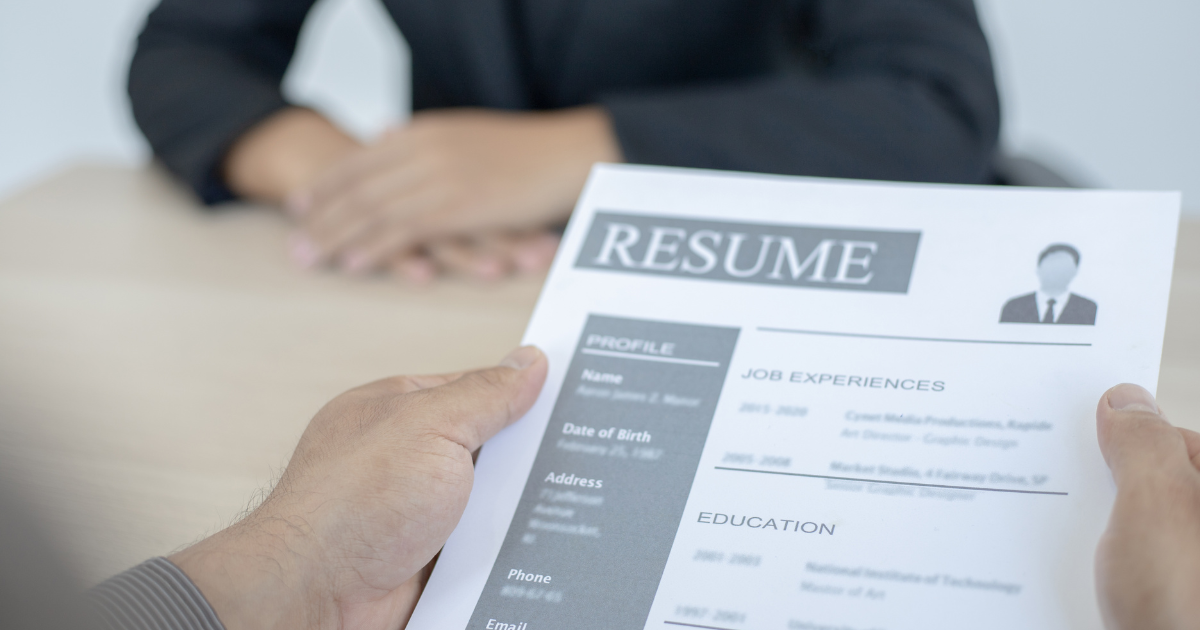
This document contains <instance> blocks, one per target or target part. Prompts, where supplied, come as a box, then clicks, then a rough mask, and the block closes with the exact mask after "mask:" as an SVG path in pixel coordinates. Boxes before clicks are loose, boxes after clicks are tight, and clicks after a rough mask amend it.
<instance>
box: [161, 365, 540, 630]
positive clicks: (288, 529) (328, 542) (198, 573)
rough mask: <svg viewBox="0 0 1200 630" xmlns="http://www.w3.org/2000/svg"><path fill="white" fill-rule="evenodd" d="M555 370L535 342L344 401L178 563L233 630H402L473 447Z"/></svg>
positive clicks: (452, 519)
mask: <svg viewBox="0 0 1200 630" xmlns="http://www.w3.org/2000/svg"><path fill="white" fill-rule="evenodd" d="M546 369H547V363H546V358H545V356H544V355H543V354H542V353H541V352H540V351H539V350H538V349H536V348H533V347H525V348H520V349H518V350H516V351H514V352H513V353H512V354H510V355H509V356H508V357H506V358H505V359H504V361H502V362H501V363H500V366H499V367H494V368H490V369H486V370H480V371H477V372H470V373H467V374H463V375H449V376H421V377H397V378H391V379H386V380H382V381H378V382H376V383H372V384H370V385H366V386H364V387H360V388H358V389H354V390H351V391H349V392H347V393H345V394H342V395H341V396H338V397H337V398H335V399H334V400H333V401H332V402H330V403H329V404H328V405H326V406H325V407H324V408H323V409H322V410H321V411H320V412H318V413H317V415H316V417H314V418H313V420H312V422H311V423H310V424H309V426H308V429H307V430H305V432H304V435H303V437H301V438H300V444H299V445H298V446H297V447H296V452H295V454H294V455H293V456H292V459H291V462H290V463H289V464H288V466H287V469H286V470H285V471H284V473H283V476H282V477H281V478H280V480H279V483H278V484H277V485H276V487H275V489H274V490H273V491H272V492H271V494H270V495H269V496H268V497H267V499H266V501H265V502H264V503H263V504H262V505H261V506H260V507H259V508H257V509H255V510H254V511H253V512H252V513H251V514H250V515H249V516H247V517H246V518H245V519H244V520H242V521H241V522H239V523H237V524H236V525H234V526H232V527H230V528H229V529H226V530H224V531H222V532H220V533H218V534H216V535H214V536H212V537H211V538H208V539H206V540H204V541H201V542H200V543H198V544H196V545H194V546H192V547H190V548H188V549H186V550H184V551H182V552H180V553H177V554H175V555H173V556H171V558H170V559H171V561H172V562H174V563H175V564H176V565H177V566H179V567H180V568H181V569H182V570H183V571H184V572H185V573H186V574H187V575H188V576H189V577H190V578H191V579H192V581H193V582H195V584H196V586H198V587H199V588H200V591H201V592H202V593H203V594H204V596H205V598H206V599H208V601H209V603H210V604H211V605H212V606H213V609H214V610H215V611H216V612H217V615H218V616H219V617H220V618H221V621H222V622H223V623H224V624H225V627H226V628H229V630H239V629H241V628H289V629H295V628H365V629H370V628H387V629H389V630H391V629H395V628H402V627H403V626H404V625H405V624H406V623H407V619H408V617H409V615H410V614H411V612H412V609H413V606H414V605H415V604H416V599H417V597H418V596H419V595H420V592H421V589H422V588H423V586H424V580H425V577H426V575H425V573H426V572H425V571H424V570H423V568H424V567H426V566H427V565H429V563H430V561H431V560H432V559H433V557H434V555H435V554H436V553H437V552H438V551H439V550H440V549H441V547H442V545H443V544H444V543H445V542H446V539H447V538H448V537H449V535H450V532H451V531H452V530H453V529H454V527H455V525H456V524H457V523H458V520H459V518H460V517H461V516H462V512H463V509H464V508H465V507H466V503H467V497H468V495H469V494H470V492H471V484H472V480H473V476H474V468H473V465H472V453H473V452H474V451H475V450H477V449H478V448H479V447H480V445H482V444H483V443H484V442H485V441H487V440H488V438H490V437H491V436H492V435H494V434H495V433H496V432H498V431H499V430H500V429H502V428H504V427H506V426H508V425H509V424H510V423H512V422H514V421H515V420H517V419H518V418H520V417H521V416H522V415H523V414H524V413H525V412H526V411H527V410H528V409H529V407H530V406H531V405H532V404H533V402H534V400H536V399H537V396H538V393H539V391H540V390H541V387H542V383H543V381H544V380H545V378H546Z"/></svg>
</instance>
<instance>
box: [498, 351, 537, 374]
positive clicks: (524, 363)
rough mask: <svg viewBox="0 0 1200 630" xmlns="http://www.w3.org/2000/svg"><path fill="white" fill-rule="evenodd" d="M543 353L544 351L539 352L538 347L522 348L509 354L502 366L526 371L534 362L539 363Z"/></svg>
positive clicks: (501, 363) (501, 362)
mask: <svg viewBox="0 0 1200 630" xmlns="http://www.w3.org/2000/svg"><path fill="white" fill-rule="evenodd" d="M541 353H542V351H541V350H538V349H537V346H522V347H520V348H517V349H516V350H513V351H512V352H510V353H508V356H506V357H504V359H503V360H502V361H500V365H502V366H504V367H510V368H516V369H518V370H524V369H525V368H527V367H529V366H530V365H533V362H534V361H537V358H538V355H540V354H541Z"/></svg>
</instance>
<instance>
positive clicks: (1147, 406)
mask: <svg viewBox="0 0 1200 630" xmlns="http://www.w3.org/2000/svg"><path fill="white" fill-rule="evenodd" d="M1096 430H1097V435H1098V437H1099V440H1100V451H1101V452H1102V453H1103V454H1104V460H1105V461H1106V462H1108V467H1109V468H1110V469H1111V470H1112V473H1113V479H1114V480H1115V481H1116V482H1117V487H1118V488H1122V487H1124V486H1126V485H1127V484H1130V483H1137V482H1138V481H1139V480H1145V479H1146V478H1148V477H1153V476H1156V475H1161V474H1163V473H1167V474H1169V473H1171V472H1173V471H1175V470H1176V469H1178V470H1180V471H1183V470H1189V469H1191V468H1192V465H1191V461H1190V459H1189V458H1188V449H1187V446H1186V444H1185V442H1184V438H1183V435H1182V434H1181V433H1180V432H1179V431H1177V430H1176V429H1175V427H1173V426H1171V424H1170V423H1169V422H1167V419H1166V418H1165V417H1164V416H1163V415H1162V409H1160V408H1159V406H1158V403H1157V402H1155V400H1154V396H1153V395H1151V394H1150V392H1148V391H1146V390H1145V389H1144V388H1142V387H1139V386H1137V385H1131V384H1129V383H1123V384H1121V385H1117V386H1116V387H1114V388H1112V389H1110V390H1108V391H1107V392H1105V393H1104V396H1102V397H1101V398H1100V404H1099V405H1097V407H1096Z"/></svg>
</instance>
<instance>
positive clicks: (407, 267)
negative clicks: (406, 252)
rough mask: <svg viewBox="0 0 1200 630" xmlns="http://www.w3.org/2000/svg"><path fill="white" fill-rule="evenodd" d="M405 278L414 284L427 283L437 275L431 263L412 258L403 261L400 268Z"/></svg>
mask: <svg viewBox="0 0 1200 630" xmlns="http://www.w3.org/2000/svg"><path fill="white" fill-rule="evenodd" d="M400 273H401V274H403V275H404V277H405V279H407V280H408V281H409V282H412V283H414V284H421V285H424V284H429V283H430V282H432V281H433V278H434V276H435V275H437V269H436V268H435V267H434V266H433V264H432V263H430V262H427V261H424V260H414V261H411V262H407V263H405V264H404V265H403V266H402V267H401V270H400Z"/></svg>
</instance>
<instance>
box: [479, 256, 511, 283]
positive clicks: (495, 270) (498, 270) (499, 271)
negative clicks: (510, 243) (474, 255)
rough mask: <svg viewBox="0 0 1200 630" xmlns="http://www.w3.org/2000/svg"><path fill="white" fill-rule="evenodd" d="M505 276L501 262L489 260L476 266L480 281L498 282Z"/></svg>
mask: <svg viewBox="0 0 1200 630" xmlns="http://www.w3.org/2000/svg"><path fill="white" fill-rule="evenodd" d="M503 275H504V267H503V266H501V264H500V261H498V260H495V259H487V260H483V261H480V262H479V263H477V264H476V265H475V276H476V277H478V278H479V279H480V280H497V279H499V278H500V277H501V276H503Z"/></svg>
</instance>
